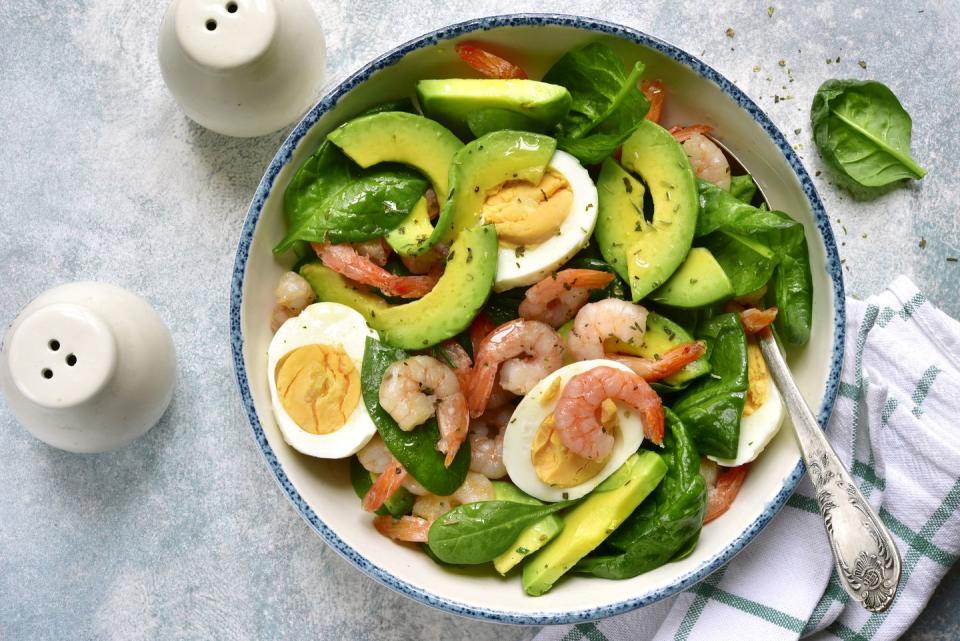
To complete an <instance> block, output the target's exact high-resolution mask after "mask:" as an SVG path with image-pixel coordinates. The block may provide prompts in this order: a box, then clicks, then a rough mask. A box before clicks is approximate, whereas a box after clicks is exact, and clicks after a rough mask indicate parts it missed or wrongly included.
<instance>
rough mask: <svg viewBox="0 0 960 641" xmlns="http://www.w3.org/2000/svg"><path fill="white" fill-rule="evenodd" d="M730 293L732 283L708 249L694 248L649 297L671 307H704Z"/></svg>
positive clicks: (731, 294) (725, 297)
mask: <svg viewBox="0 0 960 641" xmlns="http://www.w3.org/2000/svg"><path fill="white" fill-rule="evenodd" d="M731 296H733V283H731V282H730V279H729V278H727V274H726V272H724V271H723V267H721V266H720V263H718V262H717V259H716V258H714V257H713V254H711V253H710V250H709V249H706V248H704V247H694V248H693V249H691V250H690V253H689V254H687V259H686V260H685V261H683V264H682V265H681V266H680V268H679V269H678V270H677V271H676V272H674V274H673V276H671V277H670V279H669V280H668V281H667V282H666V283H664V284H663V286H662V287H660V288H659V289H657V290H656V291H655V292H653V293H652V294H650V298H651V299H652V300H655V301H656V302H658V303H661V304H663V305H670V306H671V307H687V308H691V307H703V306H704V305H710V304H711V303H716V302H719V301H722V300H724V299H727V298H730V297H731Z"/></svg>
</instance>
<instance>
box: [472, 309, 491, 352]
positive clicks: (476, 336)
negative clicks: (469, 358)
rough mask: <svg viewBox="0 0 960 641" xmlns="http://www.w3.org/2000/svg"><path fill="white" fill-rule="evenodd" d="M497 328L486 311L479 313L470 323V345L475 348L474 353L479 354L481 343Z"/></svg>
mask: <svg viewBox="0 0 960 641" xmlns="http://www.w3.org/2000/svg"><path fill="white" fill-rule="evenodd" d="M496 328H497V326H496V324H495V323H494V322H493V321H492V320H491V319H490V317H489V316H487V315H486V314H485V313H484V312H480V313H479V314H477V315H476V316H475V317H474V319H473V322H472V323H470V345H471V347H472V349H473V355H474V356H476V355H477V350H479V349H480V343H482V342H483V339H485V338H486V337H487V335H488V334H490V332H492V331H493V330H495V329H496Z"/></svg>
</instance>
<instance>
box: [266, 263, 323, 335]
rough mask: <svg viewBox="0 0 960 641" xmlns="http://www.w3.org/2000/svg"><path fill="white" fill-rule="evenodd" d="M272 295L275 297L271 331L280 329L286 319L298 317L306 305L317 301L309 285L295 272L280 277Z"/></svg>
mask: <svg viewBox="0 0 960 641" xmlns="http://www.w3.org/2000/svg"><path fill="white" fill-rule="evenodd" d="M273 295H274V296H275V297H276V303H275V304H274V306H273V316H272V317H271V319H270V328H271V329H272V330H273V331H277V330H278V329H280V326H281V325H283V324H284V323H285V322H287V319H290V318H293V317H294V316H297V315H299V314H300V312H302V311H303V310H304V309H306V307H307V305H309V304H310V303H312V302H313V301H315V300H317V295H316V294H314V293H313V288H312V287H310V283H308V282H307V281H306V280H304V278H303V276H301V275H300V274H298V273H296V272H286V273H285V274H284V275H283V276H281V277H280V282H279V283H277V289H276V290H275V291H274V294H273Z"/></svg>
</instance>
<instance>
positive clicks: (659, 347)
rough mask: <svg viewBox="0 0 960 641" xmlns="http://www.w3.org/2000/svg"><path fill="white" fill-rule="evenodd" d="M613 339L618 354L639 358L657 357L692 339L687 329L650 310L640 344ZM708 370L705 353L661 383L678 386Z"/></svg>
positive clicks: (708, 362)
mask: <svg viewBox="0 0 960 641" xmlns="http://www.w3.org/2000/svg"><path fill="white" fill-rule="evenodd" d="M614 340H615V348H614V351H616V352H617V353H620V354H630V355H632V356H639V357H641V358H651V359H657V358H659V357H660V355H662V354H663V353H664V352H667V351H669V350H670V349H672V348H674V347H676V346H677V345H683V344H684V343H689V342H690V341H692V340H693V337H692V336H690V334H689V333H687V330H685V329H684V328H682V327H680V325H678V324H676V323H674V322H673V321H672V320H670V319H669V318H667V317H666V316H662V315H660V314H657V313H656V312H650V313H649V314H647V331H646V332H645V333H644V335H643V342H642V343H641V344H640V345H632V344H630V343H626V342H623V341H620V340H616V339H614ZM709 372H710V361H708V360H707V357H706V355H703V356H701V357H700V358H698V359H697V360H695V361H693V362H692V363H689V364H688V365H687V366H686V367H684V368H683V369H682V370H680V371H679V372H677V373H676V374H671V375H670V376H667V377H666V378H664V379H663V380H662V381H660V382H661V383H665V384H667V385H670V386H671V387H680V386H682V385H683V384H684V383H687V382H688V381H691V380H693V379H695V378H698V377H700V376H703V375H704V374H707V373H709Z"/></svg>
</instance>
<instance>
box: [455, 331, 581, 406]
mask: <svg viewBox="0 0 960 641" xmlns="http://www.w3.org/2000/svg"><path fill="white" fill-rule="evenodd" d="M561 365H563V343H562V341H561V340H560V335H559V334H557V331H556V330H555V329H553V328H552V327H550V326H549V325H547V324H546V323H541V322H540V321H531V320H526V319H523V318H518V319H516V320H512V321H509V322H507V323H504V324H503V325H501V326H500V327H498V328H496V329H495V330H493V331H492V332H490V334H488V335H487V337H486V338H484V339H483V341H481V343H480V346H479V347H478V349H477V352H476V362H475V365H474V373H473V378H472V380H471V381H470V392H469V395H468V404H469V407H470V415H471V416H474V417H477V416H480V415H481V414H483V411H484V410H485V409H486V407H487V404H488V402H489V400H490V395H491V394H492V392H493V387H494V383H496V382H497V370H498V369H500V370H501V371H500V385H501V386H502V387H503V388H504V389H505V390H507V391H509V392H513V393H514V394H526V393H527V392H529V391H530V390H531V389H532V388H533V386H534V385H536V384H537V382H538V381H540V380H541V379H542V378H543V377H544V376H546V375H547V374H550V373H551V372H554V371H556V370H558V369H559V368H560V366H561Z"/></svg>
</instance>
